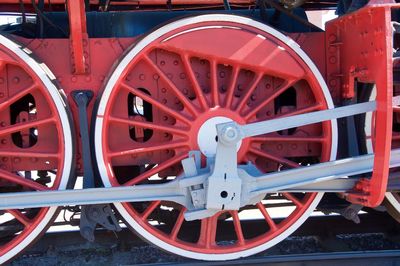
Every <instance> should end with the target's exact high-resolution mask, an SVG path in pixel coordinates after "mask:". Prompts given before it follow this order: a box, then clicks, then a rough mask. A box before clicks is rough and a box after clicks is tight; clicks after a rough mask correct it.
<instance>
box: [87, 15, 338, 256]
mask: <svg viewBox="0 0 400 266" xmlns="http://www.w3.org/2000/svg"><path fill="white" fill-rule="evenodd" d="M332 107H333V104H332V100H331V98H330V94H329V91H328V90H327V87H326V85H325V83H324V81H323V79H322V77H321V75H320V74H319V72H318V70H317V68H316V67H315V65H314V64H313V63H312V62H311V60H310V59H309V58H308V57H307V56H306V54H305V53H304V52H303V51H302V50H301V49H300V48H299V47H298V45H297V44H296V43H294V41H293V40H291V39H289V38H287V37H285V36H284V35H283V34H281V33H279V32H277V31H276V30H274V29H272V28H270V27H268V26H266V25H263V24H261V23H258V22H256V21H253V20H251V19H248V18H244V17H239V16H234V15H204V16H198V17H191V18H186V19H182V20H178V21H176V22H172V23H170V24H168V25H166V26H164V27H162V28H160V29H158V30H156V31H154V32H152V33H150V34H148V35H147V36H145V37H144V38H143V39H141V40H140V41H139V42H138V43H136V45H135V46H133V47H132V48H131V50H130V51H129V52H128V53H127V55H126V56H125V57H124V58H123V59H122V61H121V62H120V63H119V65H118V66H117V67H116V69H115V71H114V72H113V73H112V75H111V76H110V79H109V80H108V83H107V85H106V87H105V90H104V92H103V95H102V97H101V100H100V102H99V105H98V110H97V116H96V124H95V147H96V156H97V164H98V166H99V171H100V173H101V177H102V179H103V182H104V184H105V186H107V187H110V186H131V185H136V184H144V183H146V184H157V183H162V182H168V181H169V180H172V179H174V178H175V177H176V176H178V175H179V174H180V173H181V172H182V171H181V169H182V168H181V160H182V159H184V158H186V157H187V156H188V152H189V151H190V150H200V151H201V152H202V154H203V156H213V154H215V149H216V145H217V141H218V139H217V138H216V130H215V125H216V124H218V123H222V122H226V121H232V120H234V121H236V122H238V123H239V124H246V123H250V122H256V121H264V120H268V119H273V118H276V117H279V116H289V115H295V114H301V113H308V112H312V111H317V110H323V109H328V108H332ZM336 141H337V135H336V122H335V121H332V122H324V123H319V124H314V125H309V126H304V127H299V128H293V129H289V130H285V131H280V132H275V133H271V134H268V135H263V136H258V137H254V138H250V139H246V140H244V141H242V143H241V144H240V147H238V160H239V162H240V163H246V162H253V163H254V164H255V165H256V166H257V167H258V168H259V169H260V170H261V171H263V172H273V171H277V170H282V169H287V168H293V167H299V166H301V165H308V164H313V163H317V162H321V161H328V160H331V159H333V158H334V157H335V155H336ZM321 197H322V194H321V193H320V194H317V193H275V194H270V195H268V196H267V197H266V198H265V199H264V200H263V201H260V202H259V203H258V204H256V205H253V206H247V207H245V208H243V209H241V210H240V211H222V212H220V213H218V214H216V215H214V216H213V217H210V218H206V219H202V220H200V221H191V222H188V221H185V220H184V216H183V214H184V212H185V208H184V207H182V206H180V205H178V204H176V203H172V202H163V201H154V202H145V201H144V202H140V203H122V204H119V203H118V204H115V207H116V209H117V210H118V211H119V213H120V214H121V215H122V217H123V218H124V220H125V221H126V223H127V224H128V225H129V226H130V227H131V228H133V229H134V230H135V231H136V232H137V233H139V234H140V235H141V236H142V237H144V238H145V239H146V240H148V241H150V242H151V243H153V244H155V245H157V246H159V247H161V248H162V249H164V250H167V251H169V252H172V253H176V254H179V255H182V256H186V257H190V258H195V259H203V260H226V259H234V258H238V257H243V256H248V255H251V254H254V253H257V252H260V251H262V250H264V249H266V248H268V247H270V246H272V245H274V244H276V243H278V242H279V241H281V240H283V239H284V238H286V237H287V236H288V235H289V234H290V233H292V232H293V231H294V230H295V229H296V228H298V226H300V225H301V223H302V222H303V221H304V220H305V219H306V218H307V217H308V216H309V215H310V213H311V212H312V211H313V210H314V208H315V207H316V205H317V204H318V202H319V200H320V199H321ZM277 216H280V219H275V218H276V217H277ZM248 217H256V218H258V219H262V220H264V221H265V223H264V224H265V226H264V227H263V228H260V230H258V231H257V232H254V230H251V229H252V228H250V227H249V226H248V224H247V223H245V222H243V220H245V219H246V218H248ZM159 225H162V226H159ZM188 230H189V232H190V233H187V232H188ZM222 231H224V233H223V232H222ZM227 231H228V233H227ZM229 232H230V233H229Z"/></svg>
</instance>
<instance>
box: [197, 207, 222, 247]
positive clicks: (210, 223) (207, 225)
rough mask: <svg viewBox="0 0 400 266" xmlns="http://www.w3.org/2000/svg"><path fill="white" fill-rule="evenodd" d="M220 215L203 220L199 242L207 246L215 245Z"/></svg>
mask: <svg viewBox="0 0 400 266" xmlns="http://www.w3.org/2000/svg"><path fill="white" fill-rule="evenodd" d="M217 222H218V215H214V216H213V217H209V218H205V219H202V220H201V228H200V236H199V240H198V244H199V245H201V246H204V247H205V248H211V247H213V246H215V238H216V234H217Z"/></svg>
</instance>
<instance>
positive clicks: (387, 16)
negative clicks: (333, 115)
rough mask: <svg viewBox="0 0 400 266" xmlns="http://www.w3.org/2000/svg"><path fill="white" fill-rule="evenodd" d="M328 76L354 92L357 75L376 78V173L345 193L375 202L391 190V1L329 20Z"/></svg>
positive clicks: (335, 86) (338, 88) (334, 86)
mask: <svg viewBox="0 0 400 266" xmlns="http://www.w3.org/2000/svg"><path fill="white" fill-rule="evenodd" d="M326 37H327V70H328V74H327V79H328V84H329V86H330V90H331V91H332V92H336V93H338V92H340V94H341V97H343V98H352V97H354V83H355V80H358V81H360V82H369V83H375V84H376V86H377V97H376V100H377V111H376V115H375V117H376V118H375V119H376V121H375V125H376V126H375V135H376V140H375V141H376V143H375V159H374V169H373V175H372V178H371V179H362V180H360V182H359V183H357V185H356V186H355V188H354V192H353V193H350V194H348V195H347V196H346V198H347V199H348V200H350V201H352V202H356V203H360V204H363V205H366V206H370V207H375V206H377V205H379V204H380V203H381V201H382V200H383V198H384V193H385V192H386V186H387V178H388V173H389V159H390V149H391V138H392V100H391V99H392V87H393V77H392V53H393V50H392V47H393V45H392V38H393V37H392V26H391V6H390V5H374V6H367V7H364V8H362V9H360V10H358V11H356V12H354V13H351V14H348V15H345V16H343V17H340V18H338V19H335V20H333V21H331V22H329V23H327V26H326Z"/></svg>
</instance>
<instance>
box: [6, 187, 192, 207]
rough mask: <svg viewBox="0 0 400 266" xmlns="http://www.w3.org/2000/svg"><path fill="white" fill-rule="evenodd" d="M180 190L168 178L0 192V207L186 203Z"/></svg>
mask: <svg viewBox="0 0 400 266" xmlns="http://www.w3.org/2000/svg"><path fill="white" fill-rule="evenodd" d="M183 191H184V190H182V189H179V186H178V183H177V182H170V183H167V184H162V185H140V186H133V187H128V186H127V187H113V188H88V189H78V190H58V191H43V192H17V193H3V194H0V210H5V209H24V208H37V207H46V206H64V205H89V204H103V203H111V202H139V201H154V200H166V201H173V202H177V203H179V204H182V205H186V196H185V194H184V192H183Z"/></svg>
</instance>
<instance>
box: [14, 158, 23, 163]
mask: <svg viewBox="0 0 400 266" xmlns="http://www.w3.org/2000/svg"><path fill="white" fill-rule="evenodd" d="M13 162H14V163H20V162H21V158H19V157H15V158H14V160H13Z"/></svg>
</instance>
